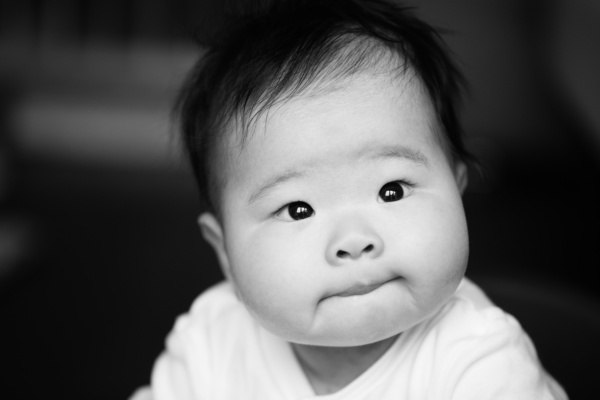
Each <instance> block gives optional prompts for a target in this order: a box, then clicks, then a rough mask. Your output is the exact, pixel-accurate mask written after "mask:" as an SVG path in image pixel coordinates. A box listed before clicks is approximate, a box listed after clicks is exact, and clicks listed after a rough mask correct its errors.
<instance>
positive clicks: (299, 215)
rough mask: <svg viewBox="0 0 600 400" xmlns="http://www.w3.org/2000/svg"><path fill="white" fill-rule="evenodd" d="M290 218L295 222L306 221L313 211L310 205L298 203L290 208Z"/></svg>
mask: <svg viewBox="0 0 600 400" xmlns="http://www.w3.org/2000/svg"><path fill="white" fill-rule="evenodd" d="M288 211H289V213H290V217H292V219H295V220H299V219H305V218H308V217H310V216H311V215H312V214H313V212H314V211H313V209H312V208H311V206H309V205H308V204H306V203H304V202H301V201H298V202H295V203H292V204H290V205H289V206H288Z"/></svg>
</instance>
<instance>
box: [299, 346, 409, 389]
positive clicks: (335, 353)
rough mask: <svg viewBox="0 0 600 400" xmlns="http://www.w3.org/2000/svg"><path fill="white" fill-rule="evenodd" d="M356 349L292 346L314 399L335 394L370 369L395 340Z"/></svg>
mask: <svg viewBox="0 0 600 400" xmlns="http://www.w3.org/2000/svg"><path fill="white" fill-rule="evenodd" d="M396 338H397V335H396V336H392V337H390V338H387V339H384V340H382V341H380V342H375V343H370V344H367V345H364V346H356V347H322V346H309V345H304V344H297V343H292V348H293V349H294V353H295V354H296V357H297V358H298V361H299V363H300V365H301V366H302V369H303V370H304V373H305V374H306V377H307V378H308V381H309V382H310V384H311V386H312V387H313V390H314V391H315V393H316V394H317V395H323V394H330V393H335V392H337V391H339V390H341V389H343V388H344V387H346V386H347V385H348V384H350V383H351V382H352V381H353V380H355V379H356V378H358V377H359V376H360V375H361V374H362V373H363V372H365V371H366V370H367V369H369V367H371V365H373V364H374V363H375V362H376V361H377V360H378V359H379V358H380V357H381V356H382V355H383V354H384V353H385V352H386V351H387V349H389V348H390V346H391V345H392V344H393V343H394V341H395V340H396Z"/></svg>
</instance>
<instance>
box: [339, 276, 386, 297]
mask: <svg viewBox="0 0 600 400" xmlns="http://www.w3.org/2000/svg"><path fill="white" fill-rule="evenodd" d="M396 279H398V278H396ZM396 279H390V280H389V281H385V282H382V283H377V284H373V285H365V286H360V287H357V288H353V289H350V290H347V291H344V292H342V293H338V294H336V295H334V296H335V297H350V296H361V295H363V294H368V293H371V292H372V291H374V290H377V289H379V288H380V287H381V286H383V285H385V284H386V283H390V282H392V281H395V280H396Z"/></svg>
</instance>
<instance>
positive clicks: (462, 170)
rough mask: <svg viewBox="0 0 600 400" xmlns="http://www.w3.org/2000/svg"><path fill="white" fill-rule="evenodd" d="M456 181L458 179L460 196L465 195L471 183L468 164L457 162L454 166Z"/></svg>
mask: <svg viewBox="0 0 600 400" xmlns="http://www.w3.org/2000/svg"><path fill="white" fill-rule="evenodd" d="M454 179H456V184H457V186H458V190H460V194H461V195H462V194H464V193H465V189H466V188H467V184H468V183H469V169H468V168H467V164H466V163H464V162H463V161H457V162H456V164H455V165H454Z"/></svg>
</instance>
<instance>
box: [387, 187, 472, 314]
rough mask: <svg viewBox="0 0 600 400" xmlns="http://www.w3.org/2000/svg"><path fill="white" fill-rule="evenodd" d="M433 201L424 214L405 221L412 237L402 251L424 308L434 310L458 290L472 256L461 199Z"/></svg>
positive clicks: (417, 212)
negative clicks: (469, 258)
mask: <svg viewBox="0 0 600 400" xmlns="http://www.w3.org/2000/svg"><path fill="white" fill-rule="evenodd" d="M435 200H436V199H435V198H434V199H432V201H431V204H430V206H429V207H427V208H424V209H423V211H419V210H415V212H414V213H412V217H411V219H410V220H409V221H405V223H406V225H405V227H406V228H409V227H410V229H409V231H410V234H409V235H406V236H405V241H404V243H403V246H402V248H400V249H399V250H398V251H403V249H404V251H405V254H404V257H403V259H404V260H405V264H404V265H402V266H401V268H405V271H403V272H405V274H406V278H407V281H408V283H409V287H410V289H411V291H412V294H413V296H414V298H415V300H417V303H418V304H419V305H420V307H423V308H427V309H434V308H436V307H437V306H439V305H440V304H441V303H443V302H445V301H446V300H447V299H448V298H449V297H450V296H451V295H452V294H453V293H454V291H455V290H456V288H457V286H458V284H459V283H460V281H461V279H462V277H463V276H464V273H465V269H466V266H467V261H468V255H469V243H468V232H467V224H466V220H465V216H464V212H463V209H462V204H461V203H460V199H459V200H458V204H457V202H450V203H443V202H436V201H435Z"/></svg>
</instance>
